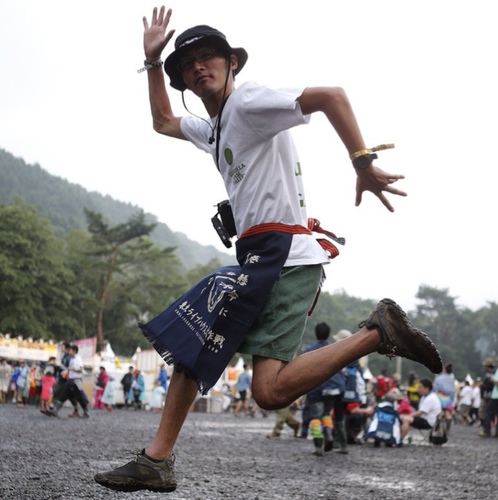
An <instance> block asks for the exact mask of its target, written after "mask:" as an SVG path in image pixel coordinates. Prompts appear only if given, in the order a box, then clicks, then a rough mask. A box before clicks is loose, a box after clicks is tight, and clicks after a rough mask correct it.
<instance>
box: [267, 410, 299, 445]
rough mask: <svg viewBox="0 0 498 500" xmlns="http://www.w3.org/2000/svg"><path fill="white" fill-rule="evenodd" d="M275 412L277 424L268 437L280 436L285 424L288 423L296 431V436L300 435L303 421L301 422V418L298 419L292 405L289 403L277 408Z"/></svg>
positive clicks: (275, 437)
mask: <svg viewBox="0 0 498 500" xmlns="http://www.w3.org/2000/svg"><path fill="white" fill-rule="evenodd" d="M275 413H276V420H275V425H274V427H273V430H272V432H271V434H268V435H267V436H266V437H267V438H268V439H278V438H280V435H281V434H282V430H283V428H284V425H285V424H287V425H288V426H289V427H290V428H291V429H292V430H293V431H294V437H298V435H299V429H300V428H301V422H299V420H297V419H296V418H295V417H294V415H293V414H292V412H291V406H290V405H289V406H286V407H284V408H280V409H279V410H276V411H275Z"/></svg>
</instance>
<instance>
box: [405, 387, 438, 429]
mask: <svg viewBox="0 0 498 500" xmlns="http://www.w3.org/2000/svg"><path fill="white" fill-rule="evenodd" d="M418 393H419V394H420V396H421V398H420V404H419V406H418V410H417V411H415V412H413V413H412V414H411V415H403V416H402V417H401V421H402V424H401V436H402V437H405V436H406V435H407V434H408V430H409V428H410V426H412V427H414V428H416V429H432V427H433V426H434V424H435V423H436V420H437V418H438V416H439V414H440V413H441V410H442V408H441V401H440V400H439V398H438V396H437V394H436V393H435V392H433V390H432V382H431V381H430V380H429V379H427V378H423V379H422V380H421V381H420V382H419V384H418Z"/></svg>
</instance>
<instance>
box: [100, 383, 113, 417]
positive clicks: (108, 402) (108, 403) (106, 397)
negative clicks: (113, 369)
mask: <svg viewBox="0 0 498 500" xmlns="http://www.w3.org/2000/svg"><path fill="white" fill-rule="evenodd" d="M115 388H116V379H115V378H114V375H109V379H108V381H107V384H106V386H105V389H104V393H103V394H102V399H101V401H102V403H103V404H104V405H105V408H106V410H107V411H112V407H113V405H114V391H115Z"/></svg>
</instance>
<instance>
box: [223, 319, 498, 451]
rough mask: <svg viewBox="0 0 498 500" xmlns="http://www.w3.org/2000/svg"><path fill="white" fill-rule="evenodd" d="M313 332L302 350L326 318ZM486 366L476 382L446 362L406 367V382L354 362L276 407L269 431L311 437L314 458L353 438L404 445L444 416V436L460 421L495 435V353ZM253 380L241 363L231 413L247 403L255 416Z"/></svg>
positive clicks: (321, 339) (324, 328)
mask: <svg viewBox="0 0 498 500" xmlns="http://www.w3.org/2000/svg"><path fill="white" fill-rule="evenodd" d="M315 335H316V342H314V343H312V344H310V345H308V346H305V347H304V349H303V353H304V352H308V351H310V350H314V349H320V348H322V347H324V346H326V345H328V344H329V336H330V328H329V326H328V325H327V324H326V323H319V324H317V325H316V327H315ZM350 335H351V332H349V331H348V330H340V331H339V332H338V333H337V334H335V335H333V337H332V338H333V341H334V342H337V341H340V340H342V339H344V338H347V337H348V336H350ZM483 370H484V371H483V374H482V375H479V376H476V378H475V379H473V380H472V379H471V380H468V379H465V380H463V381H458V380H457V379H456V377H455V375H454V373H453V365H452V363H447V364H446V365H445V366H444V369H443V372H442V373H441V374H439V375H437V376H435V377H434V379H429V378H419V377H418V375H417V373H415V372H414V371H410V372H409V373H408V375H407V377H406V380H404V381H403V380H402V379H401V376H400V375H399V374H397V373H393V374H392V375H389V374H388V371H387V369H382V370H381V371H380V372H379V373H378V374H377V376H371V374H370V371H369V370H364V368H363V367H362V366H361V364H360V362H359V360H356V361H354V362H353V363H350V364H349V365H348V366H347V367H345V368H344V369H343V370H341V371H339V372H338V373H336V374H334V375H333V376H332V377H331V378H330V379H328V380H327V381H326V382H324V383H322V384H321V385H319V386H318V387H316V388H315V389H313V390H312V391H310V392H308V393H307V394H306V395H304V396H303V397H301V398H298V399H297V400H296V401H295V402H293V403H292V404H290V405H288V406H285V407H284V408H281V409H278V410H275V412H274V413H275V424H274V427H273V429H272V432H271V433H270V434H268V435H267V436H266V437H267V438H268V439H280V438H281V437H282V436H283V435H284V434H285V431H284V429H285V428H286V427H288V428H289V435H290V436H293V437H296V438H303V439H307V438H310V437H311V440H312V442H313V450H312V453H313V454H314V455H317V456H323V455H324V454H325V453H326V452H329V451H331V450H332V449H335V450H336V451H337V452H338V453H342V454H347V453H348V445H353V444H356V445H358V444H359V445H361V444H366V443H371V444H373V445H374V446H380V445H381V444H385V445H386V446H402V444H407V443H410V442H411V441H412V435H417V433H416V431H415V432H413V431H414V429H418V430H420V431H427V433H430V431H431V430H433V429H435V428H436V427H438V428H439V423H440V422H443V421H444V432H445V435H446V436H449V434H450V430H451V426H452V424H453V423H457V424H460V425H468V426H474V427H476V428H478V429H479V430H478V435H479V436H481V437H488V436H491V435H493V436H496V437H498V428H497V423H498V412H497V406H496V405H498V370H497V369H496V366H495V363H494V361H493V359H491V358H487V359H486V360H485V361H484V363H483ZM250 382H251V375H250V365H249V364H247V363H246V364H244V372H243V373H242V374H241V375H240V376H239V380H238V382H237V384H235V386H234V387H233V390H234V392H235V402H234V403H233V404H232V410H233V413H234V415H235V416H239V414H240V411H241V409H245V408H246V406H247V408H248V409H247V411H244V414H245V415H249V416H253V414H252V413H251V411H252V410H251V408H252V405H251V404H249V405H247V404H246V403H247V401H250V400H251V383H250ZM239 388H240V389H241V390H240V391H239V390H238V389H239ZM493 391H494V392H493ZM493 394H494V395H493ZM265 416H266V415H265ZM423 436H424V434H420V436H418V437H423ZM434 442H436V440H434Z"/></svg>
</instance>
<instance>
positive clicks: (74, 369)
mask: <svg viewBox="0 0 498 500" xmlns="http://www.w3.org/2000/svg"><path fill="white" fill-rule="evenodd" d="M82 369H83V359H82V358H81V356H80V355H79V354H75V355H74V356H73V357H72V358H71V361H70V362H69V366H68V370H69V374H68V378H70V379H72V380H75V379H78V378H83V371H82ZM80 370H81V371H80Z"/></svg>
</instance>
